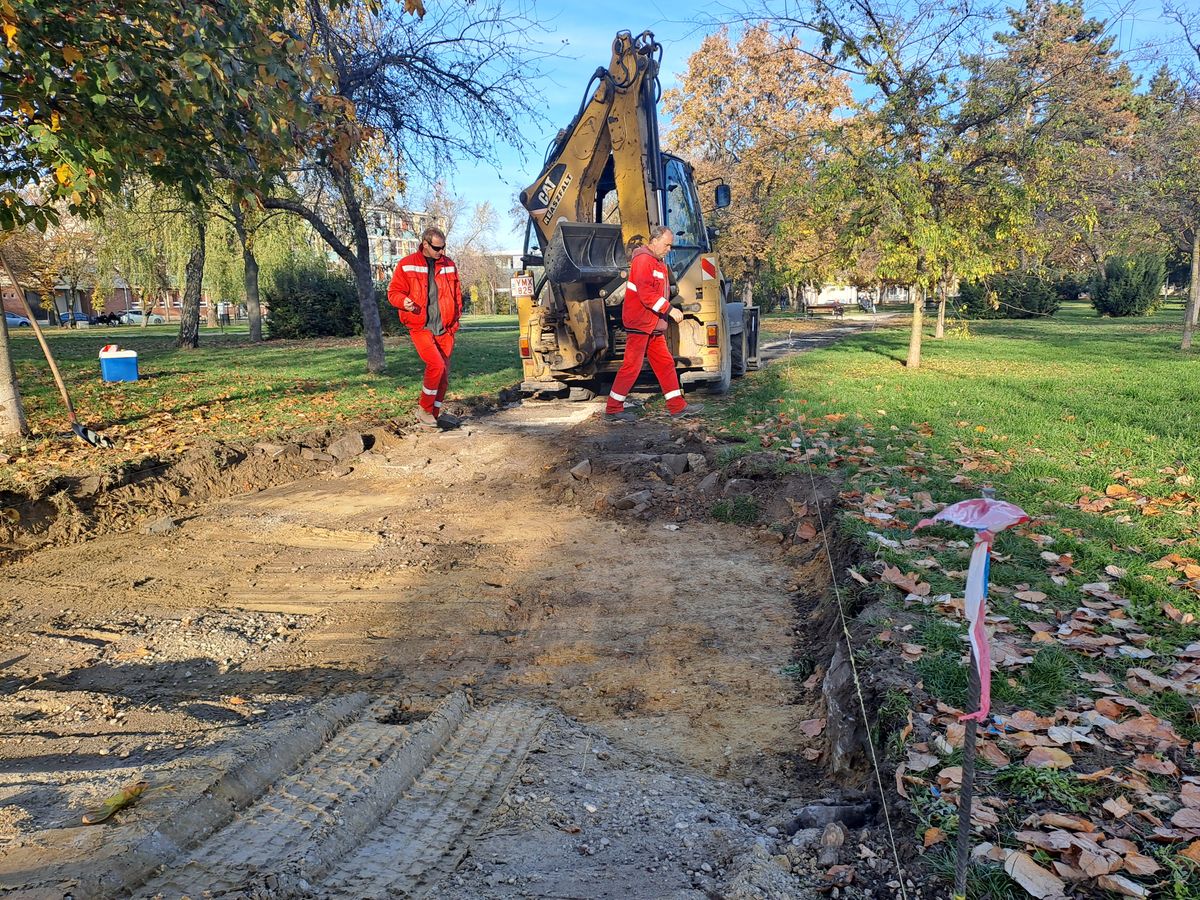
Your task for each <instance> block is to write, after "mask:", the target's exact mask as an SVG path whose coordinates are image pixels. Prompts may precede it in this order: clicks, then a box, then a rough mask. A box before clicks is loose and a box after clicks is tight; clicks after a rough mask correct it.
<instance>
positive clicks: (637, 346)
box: [604, 225, 704, 424]
mask: <svg viewBox="0 0 1200 900" xmlns="http://www.w3.org/2000/svg"><path fill="white" fill-rule="evenodd" d="M674 242H675V235H674V233H673V232H672V231H671V229H670V228H667V227H665V226H663V225H654V226H652V227H651V229H650V240H649V241H648V242H647V243H646V245H645V246H636V247H635V243H634V240H631V241H630V244H629V247H630V248H633V253H632V255H631V257H630V264H629V282H628V283H627V284H626V285H625V301H624V303H623V304H622V306H621V322H622V324H623V325H624V326H625V333H626V338H625V358H624V360H622V362H621V368H620V369H619V370H618V371H617V377H616V379H615V380H614V381H613V386H612V391H611V392H610V393H609V395H608V406H607V407H606V408H605V410H604V419H605V421H606V422H610V423H613V424H617V423H621V422H632V421H633V420H634V419H635V416H634V415H633V413H630V412H626V411H625V405H626V397H627V395H628V394H629V392H630V390H632V389H633V385H634V382H636V381H637V379H638V375H639V374H640V373H641V371H642V363H643V362H644V361H645V359H646V358H647V357H649V359H650V368H651V369H653V370H654V375H655V377H656V378H658V384H659V386H660V387H661V388H662V391H663V398H664V399H665V400H666V401H667V412H668V413H669V414H670V415H672V416H690V415H694V414H695V413H698V412H700V411H701V410H702V409H704V404H703V403H688V402H687V401H686V400H685V399H684V398H683V390H682V389H681V388H680V387H679V375H678V374H677V373H676V372H675V358H674V357H673V356H672V355H671V351H670V349H669V348H668V347H667V322H668V320H670V321H672V322H682V321H683V312H682V311H681V310H679V309H676V308H675V307H673V306H671V282H672V280H673V279H672V277H671V270H670V269H669V268H668V267H667V264H666V263H665V262H663V260H664V258H665V257H666V255H667V254H668V253H670V252H671V246H672V245H673V244H674Z"/></svg>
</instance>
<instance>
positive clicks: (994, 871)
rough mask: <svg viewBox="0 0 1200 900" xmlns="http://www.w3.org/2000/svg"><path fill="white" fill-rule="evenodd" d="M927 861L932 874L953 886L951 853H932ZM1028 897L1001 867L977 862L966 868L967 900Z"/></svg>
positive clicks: (1005, 899)
mask: <svg viewBox="0 0 1200 900" xmlns="http://www.w3.org/2000/svg"><path fill="white" fill-rule="evenodd" d="M928 860H929V862H928V865H929V870H930V871H931V872H932V873H933V874H935V875H937V876H938V878H940V879H941V880H942V881H944V882H946V883H947V884H949V885H953V884H954V853H953V851H951V850H938V851H936V852H932V853H930V855H929V857H928ZM1028 896H1029V895H1028V894H1026V893H1025V891H1023V890H1021V888H1019V887H1018V886H1017V884H1016V882H1014V881H1013V880H1012V879H1011V878H1010V877H1009V876H1008V875H1007V874H1006V873H1005V871H1004V868H1003V866H998V865H993V864H991V863H986V862H978V861H976V862H972V863H970V864H969V865H968V866H967V900H1027V898H1028Z"/></svg>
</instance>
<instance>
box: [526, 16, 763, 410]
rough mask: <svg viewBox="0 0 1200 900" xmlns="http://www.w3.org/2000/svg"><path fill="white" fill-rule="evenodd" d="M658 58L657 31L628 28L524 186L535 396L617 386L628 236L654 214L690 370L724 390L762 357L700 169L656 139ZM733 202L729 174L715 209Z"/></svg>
mask: <svg viewBox="0 0 1200 900" xmlns="http://www.w3.org/2000/svg"><path fill="white" fill-rule="evenodd" d="M661 60H662V46H661V45H660V44H659V43H658V42H656V41H655V40H654V35H653V34H652V33H650V32H649V31H646V32H643V33H642V34H640V35H638V36H637V37H636V38H635V37H633V35H632V34H631V33H630V32H628V31H622V32H619V33H618V34H617V37H616V40H615V41H613V46H612V61H611V63H610V64H609V67H608V68H607V69H605V68H599V69H597V70H596V71H595V73H594V74H593V75H592V79H591V81H590V82H589V83H588V86H587V88H586V89H585V91H584V98H583V102H582V104H581V105H580V108H579V112H578V114H577V115H576V116H575V118H574V119H573V120H572V122H571V124H570V125H569V126H567V127H566V128H565V129H563V130H562V131H560V132H559V133H558V136H557V137H556V138H555V139H554V141H553V143H552V144H551V146H550V148H549V150H548V152H547V154H546V162H545V166H544V167H543V169H542V173H541V175H539V176H538V178H537V180H536V181H535V182H534V183H533V184H532V185H531V186H530V187H528V188H526V189H525V190H524V191H522V192H521V203H522V205H523V206H524V207H525V209H526V210H528V212H529V223H528V227H527V228H526V236H525V252H524V258H523V265H524V269H523V270H522V271H521V272H519V273H517V275H516V276H515V277H514V278H513V279H512V296H513V298H514V299H515V301H516V305H517V311H518V315H519V319H520V329H521V330H520V353H521V362H522V366H523V370H524V371H523V381H522V384H521V388H522V391H523V392H525V393H526V394H531V395H534V396H562V395H564V394H565V395H567V396H569V397H570V398H571V399H576V400H583V399H590V398H591V397H592V396H594V395H595V394H596V393H598V392H601V391H603V390H607V384H606V382H611V380H612V377H613V376H614V375H615V374H616V371H617V369H618V368H620V365H621V357H622V355H623V354H624V350H625V331H624V328H623V327H622V325H621V304H622V301H623V300H624V297H625V284H626V282H627V280H628V273H629V260H628V256H627V247H630V246H631V242H632V246H636V245H637V244H638V243H639V242H644V241H645V240H646V239H647V235H648V234H649V231H650V226H652V225H665V226H667V227H668V228H670V229H671V230H672V231H674V232H675V246H674V249H673V250H672V251H671V254H670V255H669V256H668V257H667V264H668V265H669V266H670V268H671V272H672V275H673V276H674V282H675V286H674V290H673V291H672V293H673V297H672V301H671V302H672V303H673V304H674V305H676V306H677V307H678V308H679V309H680V310H682V312H683V314H684V319H683V321H682V322H680V323H679V324H674V323H672V324H671V325H670V330H669V331H668V332H667V344H668V346H669V347H670V349H671V353H672V354H673V355H674V357H675V365H676V367H677V369H678V371H679V377H680V381H681V382H682V383H683V384H684V385H702V386H704V387H706V388H707V389H708V390H710V391H712V392H714V393H723V392H724V391H727V390H728V389H729V383H730V380H731V379H732V378H733V377H735V376H738V375H741V374H743V373H745V372H746V371H747V370H748V369H753V368H757V366H758V308H757V307H755V306H747V305H744V304H743V303H741V302H740V301H736V300H733V299H731V297H730V289H729V284H728V283H727V282H726V280H725V279H724V277H723V276H722V274H721V267H720V264H719V262H718V260H717V257H716V254H714V253H713V250H712V243H713V239H714V238H715V236H716V231H715V230H714V229H712V228H711V227H706V226H705V224H704V217H703V215H702V212H701V206H700V201H699V195H698V193H697V189H696V182H695V178H694V176H693V173H692V167H691V166H690V165H689V164H688V163H687V162H686V161H685V160H683V159H680V158H679V157H677V156H673V155H671V154H669V153H664V152H663V151H662V149H661V147H660V146H659V130H658V102H659V99H660V98H661V87H660V84H659V80H658V73H659V65H660V63H661ZM593 86H594V90H593ZM729 200H730V192H729V186H728V185H726V184H724V183H721V184H718V185H717V186H716V188H715V190H714V195H713V207H714V208H715V209H721V208H724V207H726V206H728V205H729ZM535 242H536V247H535V246H534V244H535ZM538 270H540V274H535V273H537V272H538ZM646 371H648V369H647V370H646Z"/></svg>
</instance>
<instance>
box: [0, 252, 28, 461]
mask: <svg viewBox="0 0 1200 900" xmlns="http://www.w3.org/2000/svg"><path fill="white" fill-rule="evenodd" d="M4 269H5V272H11V271H12V270H11V269H9V268H8V262H7V260H6V261H5V263H4ZM13 288H14V289H15V290H18V291H20V290H23V288H22V287H21V286H20V285H19V284H14V285H13ZM28 433H29V425H28V423H27V422H26V421H25V407H24V405H23V404H22V403H21V390H20V388H18V387H17V371H16V369H15V368H14V367H13V361H12V350H11V348H10V347H9V345H8V320H7V318H5V317H4V316H0V441H10V440H13V439H15V438H19V437H23V436H24V435H26V434H28Z"/></svg>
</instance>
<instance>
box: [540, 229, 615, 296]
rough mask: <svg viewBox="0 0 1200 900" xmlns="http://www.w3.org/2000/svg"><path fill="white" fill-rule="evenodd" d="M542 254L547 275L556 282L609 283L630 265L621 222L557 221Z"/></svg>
mask: <svg viewBox="0 0 1200 900" xmlns="http://www.w3.org/2000/svg"><path fill="white" fill-rule="evenodd" d="M543 257H544V261H545V266H546V277H547V278H548V279H549V280H550V281H551V282H552V283H556V284H566V283H570V282H591V283H597V282H600V283H603V282H608V281H612V280H613V279H614V278H619V277H620V276H621V273H622V272H623V271H625V270H627V269H628V268H629V260H628V259H627V258H626V256H625V246H624V244H623V243H622V241H621V226H620V225H603V224H598V223H596V222H559V223H558V229H557V230H556V231H555V232H554V237H552V238H551V239H550V246H549V247H547V248H546V252H545V253H544V254H543Z"/></svg>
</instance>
